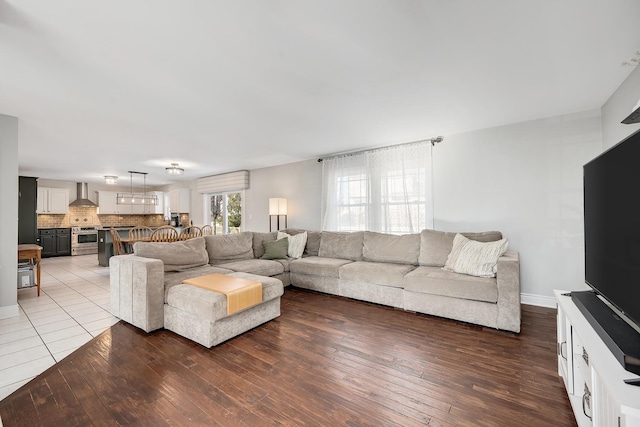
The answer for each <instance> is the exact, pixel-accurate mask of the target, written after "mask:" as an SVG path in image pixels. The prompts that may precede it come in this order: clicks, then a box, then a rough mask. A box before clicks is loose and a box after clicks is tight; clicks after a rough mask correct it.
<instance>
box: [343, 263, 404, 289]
mask: <svg viewBox="0 0 640 427" xmlns="http://www.w3.org/2000/svg"><path fill="white" fill-rule="evenodd" d="M414 268H416V267H415V266H413V265H407V264H390V263H386V262H366V261H356V262H352V263H350V264H346V265H343V266H342V267H340V279H341V280H350V281H354V282H364V283H372V284H374V285H383V286H390V287H394V288H401V287H402V281H403V279H404V276H405V274H407V273H409V272H410V271H412V270H413V269H414Z"/></svg>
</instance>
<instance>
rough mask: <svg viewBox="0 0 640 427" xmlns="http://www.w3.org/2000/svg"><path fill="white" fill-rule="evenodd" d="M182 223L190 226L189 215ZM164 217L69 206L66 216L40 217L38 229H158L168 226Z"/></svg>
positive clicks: (42, 215)
mask: <svg viewBox="0 0 640 427" xmlns="http://www.w3.org/2000/svg"><path fill="white" fill-rule="evenodd" d="M180 219H181V220H182V223H183V224H185V225H187V224H189V214H181V215H180ZM166 224H168V221H165V219H164V216H163V215H106V214H105V215H99V214H97V213H96V208H95V207H94V206H69V212H68V213H67V214H65V215H50V214H40V215H38V228H66V227H90V226H94V227H98V226H104V227H107V226H119V225H120V226H128V225H131V226H136V225H146V226H148V227H158V226H160V225H166Z"/></svg>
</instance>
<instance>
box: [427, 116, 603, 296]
mask: <svg viewBox="0 0 640 427" xmlns="http://www.w3.org/2000/svg"><path fill="white" fill-rule="evenodd" d="M600 126H601V123H600V112H599V111H598V110H594V111H589V112H583V113H578V114H572V115H566V116H558V117H552V118H548V119H543V120H535V121H530V122H524V123H516V124H512V125H507V126H501V127H496V128H491V129H485V130H480V131H474V132H468V133H462V134H457V135H449V136H445V139H444V142H442V143H440V144H438V145H436V146H435V149H434V205H435V206H434V217H435V229H437V230H444V231H486V230H499V231H502V233H503V234H504V236H505V237H507V238H508V239H509V246H510V248H511V249H513V250H516V251H518V252H519V253H520V260H521V285H522V292H523V293H524V294H531V295H537V296H543V297H549V298H551V297H552V294H553V289H574V290H575V289H586V288H587V287H586V285H585V284H584V248H583V208H582V206H583V204H582V166H583V165H584V163H586V162H587V161H589V160H591V159H592V158H593V157H595V156H596V155H598V154H599V153H600V152H601V148H602V142H601V127H600ZM525 297H526V295H525ZM523 301H524V302H528V303H537V304H545V303H549V302H550V300H546V301H545V299H544V298H543V299H536V298H533V297H531V298H524V299H523Z"/></svg>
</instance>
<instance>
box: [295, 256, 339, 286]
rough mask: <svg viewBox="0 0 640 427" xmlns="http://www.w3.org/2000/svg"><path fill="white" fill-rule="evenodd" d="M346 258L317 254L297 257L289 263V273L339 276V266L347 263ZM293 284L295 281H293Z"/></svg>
mask: <svg viewBox="0 0 640 427" xmlns="http://www.w3.org/2000/svg"><path fill="white" fill-rule="evenodd" d="M349 263H351V261H349V260H347V259H336V258H322V257H317V256H312V257H305V258H299V259H295V260H293V261H291V262H290V263H289V271H290V272H291V273H299V274H309V275H312V276H321V277H335V278H336V279H337V278H338V277H340V273H339V270H340V267H342V266H343V265H345V264H349ZM294 284H295V283H294Z"/></svg>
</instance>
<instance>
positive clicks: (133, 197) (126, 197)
mask: <svg viewBox="0 0 640 427" xmlns="http://www.w3.org/2000/svg"><path fill="white" fill-rule="evenodd" d="M133 174H137V175H142V176H143V179H144V187H143V192H142V193H134V192H133ZM129 176H130V177H131V178H130V179H131V188H130V192H129V193H118V194H117V199H116V203H117V204H119V205H157V204H158V196H156V195H155V194H147V172H134V171H129Z"/></svg>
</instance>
